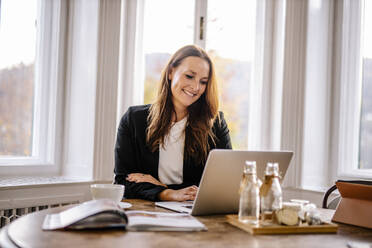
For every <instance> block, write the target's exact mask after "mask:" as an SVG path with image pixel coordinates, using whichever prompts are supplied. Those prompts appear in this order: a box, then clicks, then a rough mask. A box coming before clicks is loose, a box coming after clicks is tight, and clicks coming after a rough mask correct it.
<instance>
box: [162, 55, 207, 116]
mask: <svg viewBox="0 0 372 248" xmlns="http://www.w3.org/2000/svg"><path fill="white" fill-rule="evenodd" d="M209 69H210V68H209V64H208V62H207V61H206V60H204V59H202V58H199V57H195V56H190V57H187V58H185V59H184V60H183V61H182V62H181V64H180V65H178V66H177V67H175V68H173V69H172V70H171V72H170V74H169V79H170V80H171V91H172V101H173V105H174V106H175V108H176V111H177V110H183V109H185V108H187V107H188V106H190V105H191V104H193V103H194V102H196V101H197V100H198V99H199V98H200V96H201V95H202V94H203V93H204V91H205V88H206V87H207V83H208V75H209Z"/></svg>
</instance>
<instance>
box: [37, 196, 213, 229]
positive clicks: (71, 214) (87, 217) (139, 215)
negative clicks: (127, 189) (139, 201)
mask: <svg viewBox="0 0 372 248" xmlns="http://www.w3.org/2000/svg"><path fill="white" fill-rule="evenodd" d="M101 228H122V229H125V230H127V231H203V230H207V228H206V227H205V225H204V224H202V223H201V222H199V221H198V220H197V219H196V218H195V217H193V216H191V215H189V214H184V213H164V212H151V211H138V210H131V211H125V210H123V209H122V208H121V207H120V205H119V204H117V203H115V202H114V201H111V200H92V201H88V202H84V203H82V204H79V205H77V206H75V207H72V208H69V209H67V210H64V211H62V212H60V213H54V214H47V215H46V216H45V218H44V222H43V225H42V229H43V230H60V229H101Z"/></svg>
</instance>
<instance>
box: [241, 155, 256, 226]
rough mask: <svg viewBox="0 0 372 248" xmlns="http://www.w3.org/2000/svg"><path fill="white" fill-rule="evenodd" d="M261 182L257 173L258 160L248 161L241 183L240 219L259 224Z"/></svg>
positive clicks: (244, 221)
mask: <svg viewBox="0 0 372 248" xmlns="http://www.w3.org/2000/svg"><path fill="white" fill-rule="evenodd" d="M259 192H260V188H259V182H258V179H257V174H256V162H255V161H246V162H245V165H244V174H243V178H242V181H241V183H240V189H239V194H240V201H239V221H241V222H243V223H249V224H254V225H255V224H257V223H258V219H259V215H260V196H259V194H260V193H259Z"/></svg>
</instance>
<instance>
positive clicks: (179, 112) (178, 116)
mask: <svg viewBox="0 0 372 248" xmlns="http://www.w3.org/2000/svg"><path fill="white" fill-rule="evenodd" d="M174 112H175V113H174V114H173V116H172V121H173V122H178V121H180V120H182V119H183V118H185V116H186V115H187V109H186V108H185V109H177V108H175V110H174Z"/></svg>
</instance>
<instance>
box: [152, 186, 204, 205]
mask: <svg viewBox="0 0 372 248" xmlns="http://www.w3.org/2000/svg"><path fill="white" fill-rule="evenodd" d="M197 191H198V187H197V186H195V185H193V186H190V187H187V188H183V189H179V190H174V189H165V190H163V191H162V192H161V193H160V194H159V198H160V200H162V201H189V200H191V201H193V200H195V196H196V192H197Z"/></svg>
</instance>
